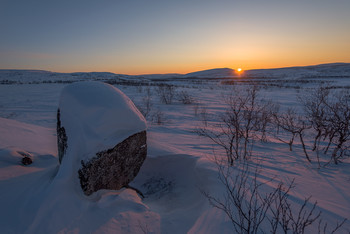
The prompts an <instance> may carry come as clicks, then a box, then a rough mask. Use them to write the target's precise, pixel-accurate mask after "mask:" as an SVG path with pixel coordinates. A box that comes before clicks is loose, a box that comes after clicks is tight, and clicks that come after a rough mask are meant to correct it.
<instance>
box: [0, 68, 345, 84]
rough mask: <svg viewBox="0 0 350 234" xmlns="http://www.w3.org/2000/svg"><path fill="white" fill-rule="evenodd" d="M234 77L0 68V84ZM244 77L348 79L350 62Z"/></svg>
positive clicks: (223, 71) (217, 72)
mask: <svg viewBox="0 0 350 234" xmlns="http://www.w3.org/2000/svg"><path fill="white" fill-rule="evenodd" d="M237 76H238V74H237V73H236V72H235V70H233V69H231V68H215V69H209V70H204V71H197V72H191V73H187V74H176V73H174V74H147V75H125V74H115V73H110V72H74V73H59V72H50V71H42V70H15V69H6V70H5V69H0V84H11V83H51V82H54V83H64V82H75V81H82V80H100V81H111V80H114V81H117V80H133V81H134V82H136V81H137V80H143V79H144V80H156V79H158V80H161V79H164V80H165V79H176V78H181V79H187V78H188V79H190V78H198V79H201V78H202V79H204V78H217V79H220V78H231V77H232V78H233V77H237ZM240 77H246V78H273V79H302V78H322V77H347V78H350V63H329V64H320V65H313V66H304V67H302V66H300V67H284V68H273V69H255V70H246V71H243V72H242V73H241V74H240Z"/></svg>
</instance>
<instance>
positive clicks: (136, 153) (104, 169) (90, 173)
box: [78, 131, 147, 195]
mask: <svg viewBox="0 0 350 234" xmlns="http://www.w3.org/2000/svg"><path fill="white" fill-rule="evenodd" d="M146 140H147V136H146V131H142V132H139V133H136V134H134V135H132V136H130V137H128V138H127V139H125V140H124V141H122V142H121V143H119V144H117V145H116V146H115V147H114V148H112V149H108V150H105V151H101V152H98V153H96V156H95V157H94V158H92V159H91V160H89V161H88V162H83V161H81V169H79V171H78V174H79V179H80V184H81V187H82V189H83V191H84V193H85V194H86V195H91V194H92V193H93V192H96V191H98V190H100V189H115V190H117V189H121V188H122V187H124V186H127V185H128V184H129V182H131V181H132V180H133V179H134V178H135V177H136V175H137V173H138V172H139V170H140V168H141V166H142V163H143V162H144V160H145V159H146V156H147V144H146Z"/></svg>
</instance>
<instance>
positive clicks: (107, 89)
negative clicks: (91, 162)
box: [59, 81, 146, 160]
mask: <svg viewBox="0 0 350 234" xmlns="http://www.w3.org/2000/svg"><path fill="white" fill-rule="evenodd" d="M59 109H60V112H61V123H62V126H64V127H65V129H66V131H67V136H68V148H67V151H68V152H70V151H74V152H73V153H74V154H75V155H77V154H78V155H80V157H79V159H80V160H85V159H89V158H91V157H93V156H95V153H96V152H99V151H101V150H104V149H109V148H112V147H114V146H115V145H116V144H118V143H120V142H121V141H123V140H124V139H126V138H127V137H129V136H131V135H133V134H135V133H138V132H141V131H144V130H146V120H145V118H144V117H143V115H142V114H141V113H140V111H139V110H138V109H137V108H136V107H135V105H134V103H133V102H132V101H131V100H130V99H129V98H128V97H127V96H126V95H125V94H124V93H123V92H121V91H120V90H119V89H117V88H116V87H114V86H112V85H109V84H106V83H101V82H93V81H89V82H77V83H73V84H70V85H68V86H66V87H65V88H64V89H63V90H62V93H61V98H60V103H59ZM68 152H67V154H68Z"/></svg>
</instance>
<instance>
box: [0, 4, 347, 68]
mask: <svg viewBox="0 0 350 234" xmlns="http://www.w3.org/2000/svg"><path fill="white" fill-rule="evenodd" d="M349 12H350V1H349V0H293V1H287V0H264V1H262V0H249V1H247V0H215V1H214V0H210V1H209V0H176V1H167V0H147V1H146V0H144V1H141V0H124V1H119V0H114V1H113V0H100V1H89V0H79V1H74V0H69V1H68V0H60V1H48V0H1V1H0V69H42V70H50V71H57V72H77V71H108V72H114V73H124V74H146V73H187V72H192V71H198V70H204V69H211V68H222V67H229V68H233V69H235V68H238V67H242V68H243V69H254V68H274V67H284V66H297V65H313V64H319V63H329V62H350V13H349Z"/></svg>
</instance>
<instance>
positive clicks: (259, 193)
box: [202, 159, 346, 234]
mask: <svg viewBox="0 0 350 234" xmlns="http://www.w3.org/2000/svg"><path fill="white" fill-rule="evenodd" d="M216 163H217V165H218V171H219V180H220V182H221V184H222V185H223V186H224V194H223V197H222V198H218V197H216V196H212V195H211V194H210V193H209V192H205V191H202V193H203V194H204V196H205V197H206V198H207V199H208V201H209V203H210V204H211V205H212V206H213V207H215V208H217V209H220V210H222V211H223V212H224V213H225V214H226V215H227V217H228V218H229V219H230V221H231V222H232V224H233V228H234V232H235V233H247V234H251V233H267V232H268V231H269V232H270V233H307V229H308V227H310V226H313V225H316V224H317V223H316V221H318V220H319V223H318V228H319V233H321V229H322V230H323V231H324V233H326V230H327V223H323V221H322V219H321V212H320V211H317V202H315V203H310V197H309V198H306V199H305V200H304V202H303V203H302V204H301V205H300V207H298V208H296V206H295V205H294V206H293V209H292V204H291V203H290V200H289V193H290V191H291V190H292V189H293V188H294V181H292V182H291V183H289V184H288V185H285V184H284V183H283V182H280V183H279V184H278V186H277V187H276V188H273V187H272V189H269V190H267V189H266V186H265V185H267V184H268V183H270V182H271V181H268V182H266V183H263V182H259V181H258V176H259V169H258V168H259V167H257V166H255V167H254V166H252V165H249V164H248V162H247V161H243V164H240V165H236V166H234V167H233V166H231V165H227V164H225V163H224V164H222V162H221V161H218V160H217V159H216ZM252 169H253V170H252ZM264 186H265V187H264ZM345 221H346V219H344V220H343V221H342V222H340V223H337V225H336V227H335V228H334V229H333V230H331V231H330V233H335V232H336V231H337V230H339V229H340V228H341V226H342V225H343V224H344V223H345ZM267 229H269V230H267Z"/></svg>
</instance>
